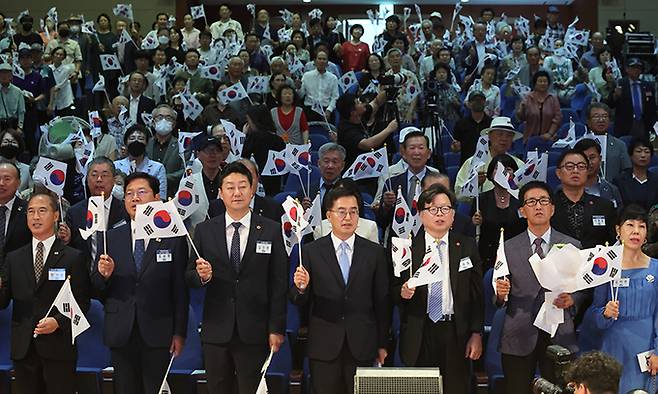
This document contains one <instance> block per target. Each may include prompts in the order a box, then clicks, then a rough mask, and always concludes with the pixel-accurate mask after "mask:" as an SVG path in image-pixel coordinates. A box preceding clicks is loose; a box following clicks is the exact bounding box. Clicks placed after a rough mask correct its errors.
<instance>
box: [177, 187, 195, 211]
mask: <svg viewBox="0 0 658 394" xmlns="http://www.w3.org/2000/svg"><path fill="white" fill-rule="evenodd" d="M178 203H179V204H180V205H182V206H184V207H187V206H189V205H190V204H192V193H190V192H189V191H188V190H181V191H180V192H178Z"/></svg>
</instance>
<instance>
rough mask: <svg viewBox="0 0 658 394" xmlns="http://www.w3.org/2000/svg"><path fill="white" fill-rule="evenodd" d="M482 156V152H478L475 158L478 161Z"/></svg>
mask: <svg viewBox="0 0 658 394" xmlns="http://www.w3.org/2000/svg"><path fill="white" fill-rule="evenodd" d="M482 155H484V151H478V152H477V153H476V154H475V157H477V158H478V159H481V158H482Z"/></svg>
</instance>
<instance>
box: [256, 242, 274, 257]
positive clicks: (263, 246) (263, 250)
mask: <svg viewBox="0 0 658 394" xmlns="http://www.w3.org/2000/svg"><path fill="white" fill-rule="evenodd" d="M256 253H258V254H272V242H271V241H256Z"/></svg>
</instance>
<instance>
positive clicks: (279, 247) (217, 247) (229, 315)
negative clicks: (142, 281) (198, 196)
mask: <svg viewBox="0 0 658 394" xmlns="http://www.w3.org/2000/svg"><path fill="white" fill-rule="evenodd" d="M253 182H254V180H253V178H252V175H251V172H250V171H249V170H248V169H247V167H246V166H245V165H244V164H242V163H239V162H233V163H230V164H228V165H227V166H226V168H224V170H223V171H222V174H221V177H220V189H219V195H220V197H221V199H222V200H224V202H225V204H226V212H225V213H224V214H223V215H219V216H216V217H214V218H212V219H210V220H207V221H205V222H202V223H199V224H198V225H197V228H196V231H195V233H194V244H195V245H196V247H197V250H198V251H199V256H192V257H191V258H190V262H189V264H188V267H187V272H186V273H185V279H186V280H187V283H188V285H189V286H191V287H197V288H198V287H206V298H205V304H204V312H203V322H202V331H201V343H202V346H203V355H204V362H205V367H206V371H207V374H208V392H209V393H212V394H215V393H232V392H234V391H233V390H234V389H235V388H236V386H237V392H239V393H240V394H247V393H248V394H252V393H254V392H255V391H256V389H257V387H258V383H259V381H260V375H261V374H260V369H261V367H262V365H263V362H264V361H265V359H266V357H267V355H268V353H269V351H270V350H272V351H274V352H276V351H278V350H279V347H280V346H281V344H282V343H283V339H284V334H285V332H286V291H287V288H288V259H287V256H286V252H285V249H284V246H283V238H282V235H281V227H280V225H279V224H278V223H276V222H274V221H272V220H270V219H267V218H266V217H263V216H260V215H254V214H252V212H251V211H250V210H249V202H250V201H251V198H252V196H253V194H254V189H253ZM201 256H202V257H201Z"/></svg>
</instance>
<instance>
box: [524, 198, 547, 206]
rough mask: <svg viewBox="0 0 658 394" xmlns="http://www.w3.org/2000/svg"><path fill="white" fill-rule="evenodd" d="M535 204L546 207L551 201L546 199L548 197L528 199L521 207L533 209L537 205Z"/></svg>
mask: <svg viewBox="0 0 658 394" xmlns="http://www.w3.org/2000/svg"><path fill="white" fill-rule="evenodd" d="M537 203H539V205H542V206H546V205H548V204H550V203H551V199H550V198H548V197H542V198H529V199H527V200H525V202H524V203H523V205H525V206H528V207H534V206H535V205H537Z"/></svg>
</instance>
